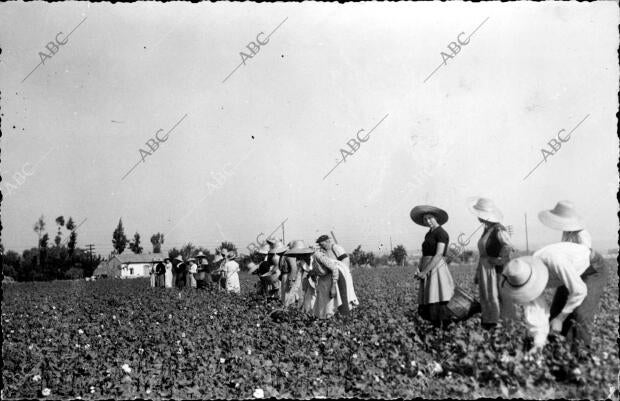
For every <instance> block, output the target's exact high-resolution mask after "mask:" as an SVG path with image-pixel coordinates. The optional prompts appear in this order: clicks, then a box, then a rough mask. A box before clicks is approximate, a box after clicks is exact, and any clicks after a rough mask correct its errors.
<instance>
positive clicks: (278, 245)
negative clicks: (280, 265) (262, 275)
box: [269, 241, 288, 254]
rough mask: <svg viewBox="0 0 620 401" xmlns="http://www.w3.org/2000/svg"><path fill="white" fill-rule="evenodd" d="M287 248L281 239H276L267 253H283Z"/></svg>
mask: <svg viewBox="0 0 620 401" xmlns="http://www.w3.org/2000/svg"><path fill="white" fill-rule="evenodd" d="M287 249H288V248H287V247H286V245H284V244H283V243H282V241H277V242H275V243H274V244H273V245H272V246H271V248H270V249H269V254H278V253H283V252H286V250H287Z"/></svg>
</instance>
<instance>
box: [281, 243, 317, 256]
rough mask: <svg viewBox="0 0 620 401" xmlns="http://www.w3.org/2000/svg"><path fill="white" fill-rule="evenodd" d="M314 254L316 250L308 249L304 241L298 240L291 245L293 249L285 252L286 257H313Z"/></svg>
mask: <svg viewBox="0 0 620 401" xmlns="http://www.w3.org/2000/svg"><path fill="white" fill-rule="evenodd" d="M313 253H314V249H313V248H309V247H307V246H306V243H305V242H304V241H303V240H296V241H293V243H292V244H291V249H289V250H288V251H286V252H284V256H299V255H312V254H313Z"/></svg>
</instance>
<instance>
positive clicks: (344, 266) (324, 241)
mask: <svg viewBox="0 0 620 401" xmlns="http://www.w3.org/2000/svg"><path fill="white" fill-rule="evenodd" d="M316 243H317V244H319V246H320V247H321V249H322V250H323V251H324V252H325V254H326V255H327V256H329V257H330V258H332V259H335V260H338V261H340V262H342V263H341V264H340V265H339V266H340V273H341V274H340V275H339V276H338V290H339V291H340V296H341V297H342V308H343V312H344V313H348V312H349V311H350V310H351V309H353V308H354V307H356V306H358V305H359V301H358V300H357V295H356V294H355V288H354V287H353V276H351V259H350V258H349V255H348V254H347V252H346V251H345V250H344V248H343V247H342V246H340V245H338V244H334V243H332V242H331V239H330V238H329V236H327V235H321V236H320V237H319V238H318V239H317V240H316ZM347 307H348V308H347Z"/></svg>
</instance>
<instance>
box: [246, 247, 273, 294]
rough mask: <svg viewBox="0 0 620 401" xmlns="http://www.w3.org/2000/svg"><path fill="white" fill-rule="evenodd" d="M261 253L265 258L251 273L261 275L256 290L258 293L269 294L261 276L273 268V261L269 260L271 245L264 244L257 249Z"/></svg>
mask: <svg viewBox="0 0 620 401" xmlns="http://www.w3.org/2000/svg"><path fill="white" fill-rule="evenodd" d="M256 253H258V254H259V255H262V256H263V260H262V261H260V262H259V263H258V267H257V268H256V269H255V270H253V271H252V272H251V273H250V274H254V275H256V276H258V277H259V279H258V282H257V283H256V285H255V287H256V292H257V294H258V295H264V296H266V295H267V287H266V286H265V284H264V283H263V279H262V278H261V276H262V275H263V274H265V273H267V272H268V271H269V270H270V269H271V262H269V260H268V255H269V245H268V244H263V245H262V246H261V247H260V248H259V249H258V250H257V251H256Z"/></svg>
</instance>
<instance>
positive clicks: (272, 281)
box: [260, 240, 288, 299]
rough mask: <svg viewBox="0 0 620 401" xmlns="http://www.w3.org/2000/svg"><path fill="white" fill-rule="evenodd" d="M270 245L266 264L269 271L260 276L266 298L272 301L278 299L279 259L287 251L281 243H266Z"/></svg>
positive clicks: (279, 283) (279, 285)
mask: <svg viewBox="0 0 620 401" xmlns="http://www.w3.org/2000/svg"><path fill="white" fill-rule="evenodd" d="M267 242H268V243H269V244H270V247H269V251H268V254H267V262H268V266H269V270H268V271H267V272H266V273H263V274H261V275H260V278H261V281H262V285H263V288H264V289H265V290H266V293H267V296H268V297H269V298H273V299H279V298H280V288H281V285H282V283H281V282H280V273H281V272H280V268H279V265H280V258H281V256H282V255H283V254H284V252H286V251H287V250H288V248H287V247H286V246H285V245H284V244H283V243H282V241H270V240H268V241H267ZM263 268H264V267H263Z"/></svg>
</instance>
